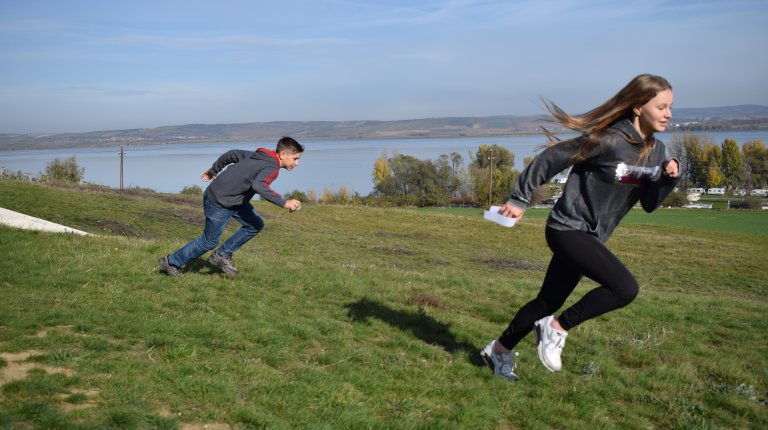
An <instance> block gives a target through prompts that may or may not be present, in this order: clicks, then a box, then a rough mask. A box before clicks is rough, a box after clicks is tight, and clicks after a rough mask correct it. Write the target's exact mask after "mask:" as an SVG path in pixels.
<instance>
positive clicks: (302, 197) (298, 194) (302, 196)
mask: <svg viewBox="0 0 768 430" xmlns="http://www.w3.org/2000/svg"><path fill="white" fill-rule="evenodd" d="M284 197H285V199H286V200H291V199H296V200H298V201H300V202H302V203H306V202H307V201H308V200H309V199H307V194H306V193H305V192H303V191H299V190H293V191H291V192H290V193H288V194H286V195H285V196H284Z"/></svg>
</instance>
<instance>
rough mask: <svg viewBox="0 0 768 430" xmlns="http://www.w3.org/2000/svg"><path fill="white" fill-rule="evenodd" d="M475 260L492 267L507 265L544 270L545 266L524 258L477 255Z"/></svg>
mask: <svg viewBox="0 0 768 430" xmlns="http://www.w3.org/2000/svg"><path fill="white" fill-rule="evenodd" d="M476 261H477V262H478V263H483V264H487V265H489V266H492V267H509V268H512V269H520V270H544V269H545V268H546V267H545V266H544V265H543V264H538V263H531V262H530V261H525V260H512V259H509V258H496V257H479V258H477V260H476Z"/></svg>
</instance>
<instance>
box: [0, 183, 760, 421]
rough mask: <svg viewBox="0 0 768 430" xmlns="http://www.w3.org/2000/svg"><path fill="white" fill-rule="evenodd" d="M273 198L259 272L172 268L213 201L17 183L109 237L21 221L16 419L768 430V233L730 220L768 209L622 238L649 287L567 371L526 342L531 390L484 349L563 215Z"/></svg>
mask: <svg viewBox="0 0 768 430" xmlns="http://www.w3.org/2000/svg"><path fill="white" fill-rule="evenodd" d="M256 206H257V209H258V210H259V211H260V212H261V213H262V214H263V215H264V217H265V220H266V228H265V230H264V231H263V232H262V233H261V234H260V235H259V236H257V237H256V238H255V239H254V240H253V241H252V242H250V243H248V244H247V245H246V246H245V247H244V248H243V249H242V250H241V251H240V252H238V253H237V254H236V255H235V257H234V261H235V263H236V264H237V265H238V267H240V270H241V274H240V275H239V276H238V277H236V278H227V277H224V276H222V275H220V274H218V273H216V271H215V270H214V269H212V268H211V266H209V265H208V264H206V263H205V262H204V260H202V259H201V260H200V261H199V262H197V263H195V264H192V265H191V267H189V268H187V269H186V270H185V273H184V275H183V276H182V277H179V278H169V277H167V276H164V275H162V274H160V273H159V272H158V269H157V266H156V263H155V261H156V260H157V258H158V257H159V256H161V255H163V254H164V253H167V252H169V251H171V250H172V249H174V248H176V247H178V246H180V245H182V244H183V243H184V242H186V240H188V239H191V238H192V237H194V236H195V235H197V234H199V231H200V226H201V223H202V211H201V208H200V202H199V197H198V198H195V197H192V198H188V197H182V196H178V195H172V194H157V193H151V192H140V191H135V192H133V193H125V194H123V195H120V194H118V193H116V192H115V191H114V190H108V189H103V188H99V189H87V188H77V187H75V188H72V187H50V186H44V185H40V184H30V183H18V182H7V181H6V182H2V183H0V207H6V208H8V209H11V210H16V211H19V212H23V213H27V214H29V215H32V216H37V217H41V218H45V219H49V220H51V221H54V222H57V223H61V224H65V225H69V226H71V227H74V228H78V229H81V230H85V231H89V232H91V233H96V234H97V236H89V237H81V236H73V235H54V234H45V233H39V232H29V231H20V230H13V229H9V228H5V227H1V226H0V246H3V248H4V249H5V250H7V251H8V252H6V253H5V256H4V257H3V259H2V260H0V290H1V291H2V299H1V300H0V428H58V429H80V428H121V429H143V428H162V429H178V428H181V429H200V428H216V429H230V428H280V429H282V428H285V429H288V428H382V429H384V428H406V429H408V428H447V429H488V428H510V429H527V428H568V429H594V428H681V429H682V428H766V427H768V413H767V411H766V399H768V388H767V387H768V373H766V372H765V366H766V365H765V363H766V362H765V357H766V354H768V346H766V344H765V342H764V340H765V336H766V333H768V325H767V324H766V321H765V318H764V314H765V309H766V306H767V305H768V290H767V288H768V273H766V271H765V270H764V266H765V255H766V251H767V249H766V246H767V245H766V242H765V236H764V235H755V234H748V233H728V232H724V231H722V230H720V229H719V226H722V225H727V224H730V223H734V222H739V221H738V219H740V217H746V218H744V219H751V220H752V221H753V222H754V221H755V220H756V221H757V223H758V224H755V225H756V226H757V227H756V228H761V229H762V230H763V231H764V230H765V228H764V227H765V223H766V221H767V220H768V219H767V218H766V217H765V215H768V214H765V213H763V212H756V211H755V212H749V211H707V213H706V214H704V215H702V213H701V212H696V211H685V210H678V211H675V210H668V211H664V212H663V214H664V216H665V217H667V218H669V217H677V222H676V224H677V225H683V226H678V227H674V228H672V227H666V226H660V225H654V224H653V220H654V219H655V217H656V216H657V215H660V214H651V215H647V216H645V215H643V214H637V215H636V216H637V217H638V218H636V220H635V222H633V223H632V224H626V225H622V226H621V227H620V228H619V229H618V230H617V232H616V234H615V235H614V237H613V238H612V239H611V242H610V243H609V246H610V247H611V248H612V249H613V250H614V251H615V252H616V253H617V254H618V255H619V257H620V258H622V259H623V260H625V261H626V262H627V264H628V266H629V267H630V269H631V270H632V271H633V272H634V273H635V275H636V276H637V278H638V280H639V281H640V284H641V292H640V295H639V296H638V298H637V299H636V300H635V302H633V303H632V304H631V305H630V306H628V307H627V308H624V309H621V310H619V311H617V312H615V313H612V314H610V315H609V316H606V317H601V318H597V319H595V320H592V321H589V322H588V323H586V324H584V325H582V326H579V327H577V328H575V329H573V330H572V331H571V334H570V335H569V337H568V342H567V345H566V346H565V349H564V353H563V361H564V366H565V367H564V370H563V371H562V372H560V373H556V374H553V373H550V372H548V371H546V370H545V369H544V368H543V367H542V366H541V365H540V363H539V362H538V358H537V356H536V351H535V348H534V346H533V345H532V340H531V338H528V339H526V340H525V341H524V342H523V343H521V344H520V345H519V352H520V356H519V358H518V363H519V367H518V372H519V374H520V375H521V380H520V381H519V382H517V383H514V384H510V383H508V382H506V381H503V380H501V379H500V378H496V377H493V376H492V375H491V374H490V372H489V370H488V369H487V368H486V367H484V366H483V364H482V362H480V360H479V359H478V352H479V349H480V348H482V347H483V346H484V345H485V344H486V342H488V341H489V340H490V339H492V338H494V337H496V336H498V335H499V333H500V332H501V330H503V329H504V327H506V324H507V323H508V320H509V318H510V313H511V312H513V311H514V310H515V309H516V308H517V307H519V306H521V305H522V304H523V303H525V302H526V301H527V300H529V299H530V298H532V297H533V296H534V295H535V294H536V292H537V290H538V285H539V283H540V282H541V279H542V277H543V276H544V271H545V268H546V265H547V262H548V260H549V258H550V254H549V251H548V250H547V248H546V245H545V243H544V234H543V228H544V219H545V217H546V215H547V212H546V211H542V210H530V211H528V212H527V213H526V219H525V220H524V222H522V223H520V224H519V225H518V226H515V227H514V228H511V229H504V228H502V227H499V226H497V225H496V224H493V223H490V222H486V221H483V220H482V219H481V211H480V210H478V211H477V213H472V212H467V211H463V212H451V211H445V212H440V213H434V212H431V211H423V210H413V209H380V208H364V207H343V206H312V205H307V206H305V207H304V208H303V209H302V210H301V211H299V212H296V213H292V214H291V213H287V212H286V211H284V210H281V209H278V208H276V207H275V206H272V205H269V204H263V203H261V202H257V203H256ZM688 217H697V218H698V219H699V221H700V224H699V225H700V227H696V228H693V227H684V225H685V219H686V218H688ZM760 223H761V224H760ZM232 228H234V225H233V226H231V227H230V231H231V229H232ZM712 250H717V252H716V253H713V251H712ZM745 256H749V257H748V258H745ZM592 287H594V284H591V283H590V282H588V281H585V282H583V283H582V284H581V285H580V286H579V287H578V288H577V291H576V295H577V296H578V295H581V294H584V293H585V292H586V291H588V290H589V289H590V288H592Z"/></svg>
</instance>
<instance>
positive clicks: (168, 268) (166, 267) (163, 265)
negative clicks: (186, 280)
mask: <svg viewBox="0 0 768 430" xmlns="http://www.w3.org/2000/svg"><path fill="white" fill-rule="evenodd" d="M157 265H158V266H160V270H162V271H163V272H165V274H166V275H168V276H179V275H181V269H179V268H178V267H176V266H174V265H173V264H171V263H169V262H168V256H167V255H166V256H165V257H162V258H160V259H159V260H157Z"/></svg>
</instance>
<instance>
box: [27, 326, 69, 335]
mask: <svg viewBox="0 0 768 430" xmlns="http://www.w3.org/2000/svg"><path fill="white" fill-rule="evenodd" d="M74 328H75V326H73V325H57V326H56V327H48V328H44V329H42V330H40V331H39V332H37V333H35V337H46V336H48V333H50V332H52V331H62V332H63V331H65V332H72V331H73V330H74Z"/></svg>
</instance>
